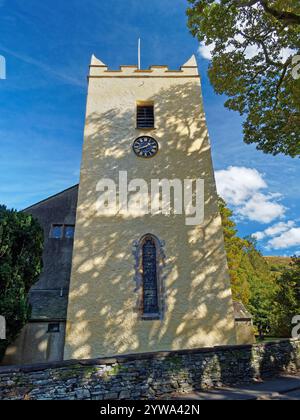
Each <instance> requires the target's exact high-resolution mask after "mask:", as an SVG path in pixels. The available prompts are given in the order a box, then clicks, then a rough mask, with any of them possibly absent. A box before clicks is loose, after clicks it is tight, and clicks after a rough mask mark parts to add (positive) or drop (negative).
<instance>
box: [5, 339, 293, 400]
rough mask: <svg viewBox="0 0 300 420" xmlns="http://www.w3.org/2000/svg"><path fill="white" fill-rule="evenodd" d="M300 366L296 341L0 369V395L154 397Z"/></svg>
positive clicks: (247, 380) (248, 379)
mask: <svg viewBox="0 0 300 420" xmlns="http://www.w3.org/2000/svg"><path fill="white" fill-rule="evenodd" d="M299 369H300V341H299V340H298V341H297V340H286V341H280V342H276V343H271V344H260V345H254V346H235V347H227V348H215V349H202V350H192V351H180V352H171V353H156V354H144V355H138V356H137V355H135V356H134V355H131V356H122V357H117V358H114V359H99V360H90V361H81V362H79V361H70V362H62V363H56V364H55V363H52V364H47V365H40V366H38V365H36V366H27V367H26V366H25V367H18V368H1V369H0V399H1V400H4V399H9V400H23V399H25V400H26V399H27V400H30V399H32V400H37V399H42V400H45V399H51V400H76V399H78V400H105V399H153V398H157V397H161V396H163V395H165V394H168V393H172V392H175V391H176V392H183V393H184V392H190V391H193V390H197V389H201V388H202V389H207V388H210V387H213V386H221V385H234V384H237V383H241V382H249V381H252V380H253V379H255V378H261V377H266V376H272V375H276V374H278V373H280V372H296V371H297V370H299Z"/></svg>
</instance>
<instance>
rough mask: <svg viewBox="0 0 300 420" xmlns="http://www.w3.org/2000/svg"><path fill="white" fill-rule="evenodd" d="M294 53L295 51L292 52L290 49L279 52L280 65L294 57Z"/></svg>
mask: <svg viewBox="0 0 300 420" xmlns="http://www.w3.org/2000/svg"><path fill="white" fill-rule="evenodd" d="M296 52H297V50H292V49H291V48H283V49H282V50H281V51H280V54H279V58H280V60H281V61H282V63H285V62H286V61H287V59H288V58H290V57H292V56H293V55H295V54H296Z"/></svg>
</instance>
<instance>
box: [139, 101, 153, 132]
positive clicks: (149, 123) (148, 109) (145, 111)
mask: <svg viewBox="0 0 300 420" xmlns="http://www.w3.org/2000/svg"><path fill="white" fill-rule="evenodd" d="M137 128H154V105H138V106H137Z"/></svg>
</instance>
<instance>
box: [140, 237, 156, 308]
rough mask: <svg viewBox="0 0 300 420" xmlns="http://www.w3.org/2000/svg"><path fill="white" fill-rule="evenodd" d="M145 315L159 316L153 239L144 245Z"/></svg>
mask: <svg viewBox="0 0 300 420" xmlns="http://www.w3.org/2000/svg"><path fill="white" fill-rule="evenodd" d="M143 313H144V315H151V314H158V313H159V305H158V287H157V253H156V245H155V241H154V239H153V238H149V239H146V241H145V243H144V245H143Z"/></svg>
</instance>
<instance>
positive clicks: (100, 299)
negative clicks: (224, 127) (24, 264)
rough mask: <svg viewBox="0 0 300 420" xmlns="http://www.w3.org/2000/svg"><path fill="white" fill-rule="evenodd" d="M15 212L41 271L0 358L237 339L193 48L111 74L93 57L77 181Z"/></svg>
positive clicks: (80, 355) (73, 355) (17, 360)
mask: <svg viewBox="0 0 300 420" xmlns="http://www.w3.org/2000/svg"><path fill="white" fill-rule="evenodd" d="M192 181H193V182H192ZM194 181H195V182H194ZM155 182H157V184H155ZM197 182H198V183H197ZM195 183H196V184H197V185H198V187H199V191H201V194H200V198H201V202H202V207H201V211H200V210H199V206H198V207H197V200H198V199H199V197H197V194H196V195H195V191H194V189H193V188H192V184H193V185H194V184H195ZM121 184H122V185H121ZM155 185H156V186H157V185H158V187H159V188H158V190H156V193H154V192H153V188H150V187H154V186H155ZM168 185H169V186H170V187H171V188H170V191H169V192H170V194H169V198H170V200H169V208H167V209H166V208H164V207H165V206H166V204H167V203H166V201H164V198H163V197H164V195H163V193H164V191H163V190H164V188H165V187H166V186H168ZM194 186H195V185H194ZM121 187H122V188H121ZM148 187H149V189H147V188H148ZM124 188H125V190H126V194H127V195H124ZM165 192H166V190H165ZM196 192H197V191H196ZM173 193H174V194H173ZM173 195H174V197H173ZM187 197H191V198H192V199H193V200H192V202H193V203H194V204H195V202H196V205H195V206H193V205H192V203H190V202H189V203H187ZM145 199H146V200H145ZM148 200H149V201H148ZM141 201H142V202H143V203H142V205H141ZM153 202H155V205H154V204H153ZM149 203H150V204H149ZM121 204H122V205H121ZM185 204H188V205H187V206H186V205H185ZM198 204H199V202H198ZM142 208H143V209H144V210H145V209H148V210H149V211H148V212H147V211H144V212H142V211H141V209H142ZM191 208H192V209H193V208H194V209H195V211H196V210H197V208H198V210H199V211H200V214H195V215H194V216H195V217H192V216H191V211H190V210H191ZM135 209H136V211H135ZM151 210H152V211H151ZM180 210H182V211H180ZM25 211H27V212H29V213H31V214H33V215H34V216H35V217H36V218H37V219H38V220H39V221H40V223H41V225H42V226H43V228H44V232H45V250H44V271H43V273H42V275H41V278H40V280H39V282H38V283H37V284H36V285H35V286H34V287H33V288H32V290H31V292H30V302H31V304H32V308H33V310H32V319H31V321H30V323H29V324H28V325H27V326H26V327H25V328H24V330H23V332H22V333H21V335H20V337H19V338H18V339H17V341H16V343H15V344H14V345H12V346H10V348H9V349H8V351H7V354H6V358H5V363H6V364H21V363H35V362H43V361H53V360H62V359H65V360H68V359H91V358H97V357H106V356H108V357H110V356H114V355H123V354H137V353H145V352H158V351H172V350H181V349H182V350H183V349H194V348H202V347H214V346H226V345H235V344H238V343H239V339H238V335H237V330H236V322H235V314H234V303H233V300H232V293H231V286H230V278H229V272H228V267H227V260H226V254H225V248H224V238H223V229H222V223H221V217H220V214H219V210H218V197H217V192H216V184H215V178H214V170H213V164H212V157H211V146H210V140H209V135H208V129H207V125H206V118H205V113H204V109H203V101H202V92H201V81H200V76H199V72H198V66H197V63H196V59H195V57H194V56H193V57H192V58H191V59H190V60H189V61H188V62H187V63H186V64H184V65H183V66H182V67H181V68H180V69H179V70H170V69H169V68H168V67H167V66H151V67H150V68H149V69H147V70H141V69H140V68H139V67H138V66H121V67H120V69H119V70H117V71H116V70H110V69H109V68H108V67H107V66H106V65H105V64H104V63H102V62H101V61H100V60H98V59H97V58H96V57H94V56H93V57H92V61H91V65H90V71H89V83H88V98H87V111H86V121H85V130H84V143H83V157H82V165H81V173H80V183H79V185H77V186H74V187H72V188H70V189H69V190H66V191H63V192H62V193H60V194H57V195H56V196H54V197H50V198H49V199H47V200H45V201H43V202H41V203H38V204H36V205H34V206H32V207H30V208H29V209H26V210H25ZM239 321H240V322H241V319H239ZM247 321H248V322H249V319H248V320H247ZM246 341H247V339H246ZM249 341H251V338H249ZM243 344H244V343H243Z"/></svg>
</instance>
